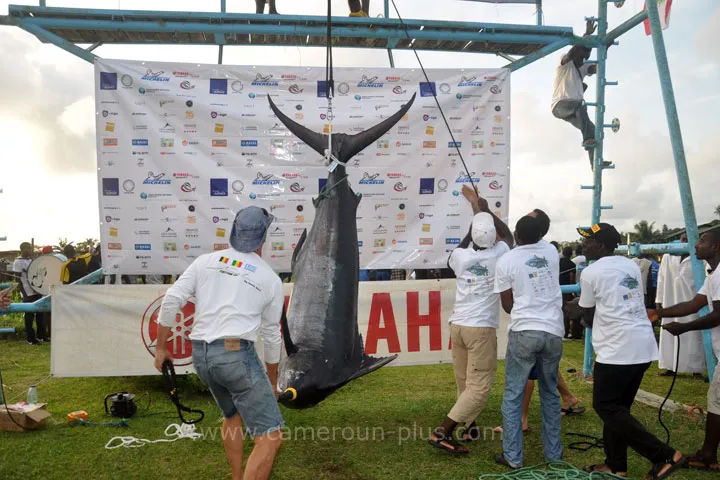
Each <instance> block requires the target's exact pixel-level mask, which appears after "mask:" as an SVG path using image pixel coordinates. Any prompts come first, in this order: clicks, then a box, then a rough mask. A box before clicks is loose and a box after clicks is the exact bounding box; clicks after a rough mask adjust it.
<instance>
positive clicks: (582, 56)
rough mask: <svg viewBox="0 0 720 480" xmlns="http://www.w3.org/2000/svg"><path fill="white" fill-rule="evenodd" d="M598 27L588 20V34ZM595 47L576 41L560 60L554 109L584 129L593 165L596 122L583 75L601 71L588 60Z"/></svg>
mask: <svg viewBox="0 0 720 480" xmlns="http://www.w3.org/2000/svg"><path fill="white" fill-rule="evenodd" d="M596 28H597V25H596V24H595V22H593V21H588V22H587V23H586V27H585V36H586V37H587V36H589V35H592V34H593V33H594V32H595V29H596ZM591 51H592V50H591V49H590V48H588V47H584V46H582V45H575V46H573V47H572V48H571V49H570V51H569V52H568V53H567V54H566V55H564V56H563V57H562V60H560V65H559V66H558V67H557V70H556V73H555V86H554V92H553V100H552V113H553V115H554V116H555V117H556V118H559V119H561V120H565V121H566V122H568V123H570V124H571V125H572V126H574V127H575V128H577V129H578V130H580V132H581V133H582V137H583V147H585V150H587V152H588V156H589V157H590V168H593V157H594V155H593V150H594V148H595V124H594V123H593V122H592V120H590V117H589V116H588V112H587V106H585V104H584V103H583V95H584V93H585V90H586V89H587V85H586V84H585V83H583V78H584V77H586V76H592V75H595V74H596V73H597V65H595V64H590V63H585V62H586V60H587V59H588V58H590V52H591Z"/></svg>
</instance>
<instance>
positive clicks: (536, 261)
mask: <svg viewBox="0 0 720 480" xmlns="http://www.w3.org/2000/svg"><path fill="white" fill-rule="evenodd" d="M525 265H527V266H528V267H532V268H546V267H547V266H548V265H549V263H548V261H547V259H546V258H545V257H538V256H537V255H533V257H532V258H531V259H530V260H528V261H527V262H525Z"/></svg>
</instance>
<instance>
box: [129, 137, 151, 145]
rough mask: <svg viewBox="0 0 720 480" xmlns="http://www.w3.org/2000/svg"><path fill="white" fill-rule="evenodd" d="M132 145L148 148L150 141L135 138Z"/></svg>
mask: <svg viewBox="0 0 720 480" xmlns="http://www.w3.org/2000/svg"><path fill="white" fill-rule="evenodd" d="M132 145H133V147H147V146H148V139H147V138H133V139H132Z"/></svg>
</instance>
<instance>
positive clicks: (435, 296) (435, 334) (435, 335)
mask: <svg viewBox="0 0 720 480" xmlns="http://www.w3.org/2000/svg"><path fill="white" fill-rule="evenodd" d="M428 294H429V295H430V301H429V310H430V311H429V312H428V314H427V315H420V311H419V310H420V300H419V294H418V292H407V336H408V352H419V351H420V327H430V350H431V351H434V350H442V323H441V322H442V319H441V316H440V292H438V291H434V292H428Z"/></svg>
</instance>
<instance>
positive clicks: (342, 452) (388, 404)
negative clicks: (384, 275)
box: [0, 315, 714, 480]
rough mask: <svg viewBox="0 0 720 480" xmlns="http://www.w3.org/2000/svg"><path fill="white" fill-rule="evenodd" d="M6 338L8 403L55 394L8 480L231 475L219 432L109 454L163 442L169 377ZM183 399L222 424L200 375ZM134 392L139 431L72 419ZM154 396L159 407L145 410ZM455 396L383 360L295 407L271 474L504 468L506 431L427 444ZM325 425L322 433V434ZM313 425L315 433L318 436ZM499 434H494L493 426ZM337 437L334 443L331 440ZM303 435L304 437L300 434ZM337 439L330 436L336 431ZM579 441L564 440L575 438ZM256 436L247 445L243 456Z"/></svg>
mask: <svg viewBox="0 0 720 480" xmlns="http://www.w3.org/2000/svg"><path fill="white" fill-rule="evenodd" d="M8 321H9V322H10V323H13V324H15V325H16V326H18V327H20V326H21V320H20V318H19V316H17V315H16V316H13V317H4V318H1V319H0V323H7V322H8ZM19 330H20V331H19V333H18V334H16V335H2V336H1V337H0V370H1V371H2V374H3V381H4V383H5V393H6V396H7V397H8V398H7V400H8V401H9V402H15V401H18V400H21V399H24V395H25V392H26V391H27V388H28V386H29V385H30V384H32V383H36V384H38V391H39V393H40V400H41V401H42V402H47V403H48V404H49V405H48V409H49V411H51V412H52V413H53V415H54V417H53V418H51V419H50V422H49V423H48V427H47V428H45V429H43V430H38V431H33V432H27V433H8V432H0V445H2V448H0V479H20V478H22V479H26V478H42V479H55V478H57V479H66V478H83V479H84V478H92V479H111V478H112V479H116V478H117V479H120V478H122V479H134V478H139V479H144V478H192V479H205V478H208V479H210V478H212V479H217V478H230V475H229V467H228V466H227V463H226V460H225V456H224V452H223V447H222V439H221V437H220V436H219V434H217V437H216V438H215V439H212V438H205V439H202V440H197V441H192V440H187V439H183V440H180V441H178V442H175V443H166V444H156V445H150V446H145V447H142V448H133V449H129V448H121V449H116V450H111V451H108V450H105V449H104V445H105V444H106V443H107V442H108V441H109V440H110V438H111V437H113V436H116V435H132V436H136V437H141V438H147V439H151V440H154V439H158V438H163V437H164V434H163V431H164V429H165V427H166V426H167V425H168V424H170V423H177V422H178V419H177V416H176V413H175V409H174V406H173V405H172V403H171V402H170V401H169V399H168V398H167V396H166V395H165V392H164V391H163V388H162V381H161V379H160V377H159V376H158V377H117V378H74V379H54V378H48V376H49V371H50V346H49V345H45V344H44V345H40V346H37V347H32V346H29V345H26V343H25V340H24V333H23V332H22V330H21V329H19ZM564 347H565V355H564V358H563V361H562V363H561V367H562V370H563V371H565V370H566V369H567V368H576V369H578V370H580V369H581V365H582V348H583V347H582V343H580V342H565V343H564ZM656 372H657V368H655V367H653V368H651V369H650V371H649V372H648V373H647V374H646V376H645V382H644V383H643V386H642V388H643V389H645V390H648V391H651V392H653V393H656V394H660V395H663V396H664V395H665V394H666V393H667V388H668V387H669V385H670V380H671V379H670V378H659V377H656V376H655V374H656ZM567 378H568V382H569V385H570V388H571V390H573V392H574V393H575V394H576V395H577V396H578V397H579V398H580V399H581V401H582V404H583V405H585V406H586V407H587V408H588V410H587V412H586V413H585V414H584V415H582V416H577V417H569V418H564V419H563V434H565V433H567V432H579V433H585V434H592V435H596V436H601V432H602V427H601V423H600V421H599V419H598V417H597V416H596V415H595V413H594V412H593V411H592V408H591V395H592V390H591V389H592V386H591V385H589V384H586V383H585V382H583V381H580V380H578V379H576V378H575V377H574V376H570V375H568V377H567ZM179 382H180V385H179V387H180V395H181V399H182V400H183V402H184V403H185V404H186V405H188V406H190V407H191V408H201V409H203V410H205V413H206V417H205V420H204V421H203V422H202V423H201V424H200V428H202V429H206V430H211V429H217V430H219V427H220V423H219V419H220V411H219V409H218V408H217V407H216V406H215V404H214V401H213V399H212V398H211V396H210V395H209V393H208V392H206V391H204V389H203V388H202V385H201V384H200V382H199V381H198V380H197V379H196V378H195V377H188V378H182V379H180V380H179ZM502 384H503V364H502V362H501V363H500V367H499V369H498V375H497V378H496V382H495V386H494V389H493V392H492V394H491V397H490V401H489V403H488V405H487V407H486V409H485V410H484V411H483V413H482V414H481V415H480V417H479V418H478V424H479V425H481V426H483V427H488V428H492V427H494V426H496V425H498V424H499V423H500V421H501V415H500V404H501V401H502ZM121 390H125V391H129V392H133V393H136V394H138V396H139V397H140V398H139V401H138V403H139V408H140V411H139V413H138V415H137V416H136V417H135V418H133V419H131V420H130V428H126V429H118V428H105V427H80V426H76V427H70V426H68V425H67V424H66V423H65V416H66V414H67V413H68V412H71V411H74V410H86V411H87V412H88V413H89V414H90V420H92V421H95V422H105V421H109V420H110V419H109V418H108V417H106V416H105V411H104V407H103V398H104V397H105V395H106V394H108V393H113V392H117V391H121ZM706 391H707V384H706V383H703V382H698V381H693V380H691V379H690V378H687V377H685V378H682V377H681V378H678V381H677V383H676V385H675V392H674V394H673V399H675V400H676V401H680V402H683V403H686V404H692V405H694V404H699V405H701V406H703V407H705V394H706ZM146 392H149V394H150V400H151V404H150V407H149V409H147V410H146V409H145V405H147V403H148V396H147V395H146ZM454 399H455V384H454V380H453V376H452V367H451V366H450V365H432V366H421V367H386V368H383V369H381V370H380V371H379V372H376V373H374V374H371V375H369V376H367V377H363V378H360V379H358V380H356V381H354V382H352V383H351V384H350V385H348V386H346V387H344V388H343V389H341V390H340V391H338V392H337V393H335V394H334V395H332V396H331V397H329V398H328V399H327V400H326V401H324V402H323V403H321V404H320V405H319V406H317V407H315V408H313V409H309V410H305V411H296V410H286V409H283V415H284V417H285V421H286V423H287V426H288V428H287V434H288V437H292V438H290V439H288V440H286V442H285V443H284V444H283V447H282V449H281V451H280V454H279V456H278V458H277V462H276V465H275V469H274V472H273V478H278V479H292V480H301V479H416V478H439V479H450V478H452V479H464V478H468V479H469V478H477V477H478V476H479V475H481V474H484V473H502V472H504V471H506V470H505V469H503V468H502V467H499V466H497V465H495V464H494V463H493V460H492V458H493V454H494V453H496V452H500V451H501V439H500V435H499V434H496V435H495V438H492V435H491V434H490V433H488V435H487V438H486V439H484V440H481V441H479V442H475V443H473V444H472V445H471V449H472V452H471V454H470V455H468V456H466V457H463V458H455V457H451V456H450V455H447V454H445V453H444V452H441V451H439V450H437V449H434V448H432V447H431V446H429V445H428V444H427V442H426V440H427V438H428V435H429V432H430V431H431V429H432V428H434V427H435V426H437V425H438V424H439V422H440V421H441V420H442V419H443V418H444V416H445V415H446V413H447V412H448V410H449V409H450V407H451V406H452V404H453V402H454ZM539 413H540V406H539V402H538V398H537V395H535V397H534V398H533V403H532V405H531V410H530V424H531V428H532V431H531V432H530V433H528V434H526V436H525V464H526V465H533V464H536V463H540V462H542V461H543V456H542V444H541V441H540V419H539ZM634 413H635V415H636V416H637V417H638V418H639V419H640V420H641V421H642V422H643V423H644V424H645V425H647V426H648V427H649V428H650V429H651V430H652V431H653V432H655V433H656V434H657V435H658V436H659V437H660V438H661V439H664V438H665V433H664V431H662V429H661V427H660V426H659V424H658V423H657V411H656V410H654V409H651V408H649V407H644V406H641V405H638V404H636V406H635V407H634ZM663 418H664V419H665V422H666V424H668V426H669V427H670V429H671V432H672V443H673V445H674V446H676V447H677V448H680V449H681V450H683V451H684V452H694V451H695V450H696V449H697V448H698V447H699V446H700V444H701V443H702V438H703V432H704V430H703V429H704V426H703V425H698V424H697V423H696V422H693V421H690V420H689V419H688V417H687V415H685V414H674V415H670V414H665V415H664V417H663ZM321 427H325V429H323V430H321ZM309 428H314V429H315V438H312V437H311V434H310V433H309V432H310V430H309ZM489 431H490V430H488V432H489ZM333 436H334V439H333ZM303 437H304V438H303ZM328 437H329V438H328ZM571 441H573V439H572V437H565V436H564V437H563V443H564V444H565V445H567V444H568V443H570V442H571ZM251 448H252V442H251V441H248V442H246V448H245V450H246V455H247V454H249V452H250V450H251ZM565 459H566V460H567V461H568V462H570V463H573V464H576V465H579V466H582V465H586V464H590V463H601V462H602V461H603V459H604V455H603V452H602V450H599V449H591V450H589V451H587V452H580V451H576V450H570V449H567V448H566V449H565ZM630 462H631V463H630V476H631V477H633V478H639V477H642V476H643V475H644V474H645V473H646V472H647V470H648V469H649V464H648V463H647V462H646V461H645V459H643V458H641V457H639V456H638V455H637V454H635V453H634V452H633V453H631V454H630ZM672 478H677V479H710V478H714V476H713V474H712V473H703V472H694V471H688V470H683V471H681V472H679V473H677V474H674V475H673V477H672Z"/></svg>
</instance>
